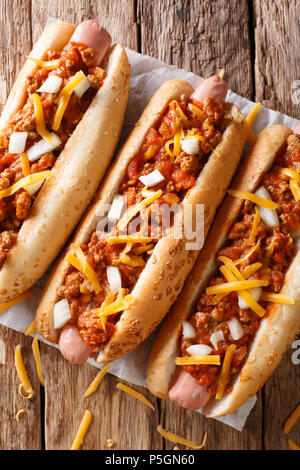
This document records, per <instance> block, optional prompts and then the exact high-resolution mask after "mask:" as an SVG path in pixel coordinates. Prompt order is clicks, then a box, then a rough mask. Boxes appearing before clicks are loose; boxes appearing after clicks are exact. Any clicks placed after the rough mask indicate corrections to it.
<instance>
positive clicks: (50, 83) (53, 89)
mask: <svg viewBox="0 0 300 470" xmlns="http://www.w3.org/2000/svg"><path fill="white" fill-rule="evenodd" d="M62 81H63V80H62V78H61V77H58V76H57V75H49V77H48V78H47V80H45V81H44V83H43V85H42V86H41V87H40V88H39V89H38V90H37V91H38V92H39V93H57V92H58V91H59V90H60V87H61V85H62Z"/></svg>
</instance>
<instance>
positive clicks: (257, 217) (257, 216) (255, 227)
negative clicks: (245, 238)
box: [249, 206, 260, 243]
mask: <svg viewBox="0 0 300 470" xmlns="http://www.w3.org/2000/svg"><path fill="white" fill-rule="evenodd" d="M259 222H260V212H259V208H258V206H255V216H254V220H253V225H252V228H251V233H250V237H249V242H250V243H254V242H255V237H256V235H257V232H258V227H259Z"/></svg>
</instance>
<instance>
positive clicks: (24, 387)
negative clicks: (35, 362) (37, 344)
mask: <svg viewBox="0 0 300 470" xmlns="http://www.w3.org/2000/svg"><path fill="white" fill-rule="evenodd" d="M15 368H16V371H17V374H18V377H19V379H20V382H21V383H20V386H19V394H20V395H21V396H22V397H23V398H26V399H29V398H32V397H33V395H34V390H33V388H32V385H31V383H30V380H29V378H28V375H27V372H26V369H25V365H24V361H23V357H22V352H21V345H20V344H18V346H16V349H15Z"/></svg>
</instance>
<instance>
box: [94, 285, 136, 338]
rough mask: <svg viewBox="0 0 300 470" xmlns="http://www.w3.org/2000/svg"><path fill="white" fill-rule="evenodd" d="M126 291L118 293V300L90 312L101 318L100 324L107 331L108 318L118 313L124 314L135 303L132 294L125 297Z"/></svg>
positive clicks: (122, 290)
mask: <svg viewBox="0 0 300 470" xmlns="http://www.w3.org/2000/svg"><path fill="white" fill-rule="evenodd" d="M124 291H125V289H121V290H120V291H119V293H118V296H117V298H116V300H114V301H113V302H111V301H109V302H108V303H105V302H104V303H103V305H102V306H101V307H99V308H94V309H93V310H90V312H91V313H93V314H95V315H97V316H98V317H99V321H100V324H101V325H102V327H103V329H104V330H105V324H106V318H107V317H108V316H109V315H115V314H116V313H119V312H122V311H123V310H126V309H127V308H129V307H130V306H131V305H132V303H133V302H134V298H133V296H132V295H131V294H128V295H126V296H124Z"/></svg>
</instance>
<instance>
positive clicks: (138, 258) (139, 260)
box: [120, 242, 145, 266]
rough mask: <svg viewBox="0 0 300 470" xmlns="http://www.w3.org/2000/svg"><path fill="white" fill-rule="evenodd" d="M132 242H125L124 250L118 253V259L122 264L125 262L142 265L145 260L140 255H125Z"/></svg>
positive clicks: (130, 264) (131, 264) (129, 264)
mask: <svg viewBox="0 0 300 470" xmlns="http://www.w3.org/2000/svg"><path fill="white" fill-rule="evenodd" d="M131 248H132V243H130V242H129V243H127V245H126V246H125V248H124V250H123V251H122V252H121V253H120V261H121V262H122V263H123V264H127V265H128V266H144V265H145V261H144V259H143V258H142V257H141V256H136V255H131V256H129V255H127V253H128V252H129V251H130V250H131Z"/></svg>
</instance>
